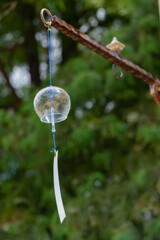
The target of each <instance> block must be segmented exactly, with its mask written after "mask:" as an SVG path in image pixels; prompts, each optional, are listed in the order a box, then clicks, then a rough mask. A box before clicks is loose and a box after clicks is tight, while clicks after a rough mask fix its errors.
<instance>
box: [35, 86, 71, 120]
mask: <svg viewBox="0 0 160 240" xmlns="http://www.w3.org/2000/svg"><path fill="white" fill-rule="evenodd" d="M51 93H52V97H53V109H54V122H55V123H56V122H61V121H63V120H65V119H66V118H67V116H68V113H69V110H70V108H71V101H70V97H69V95H68V93H67V92H66V91H64V90H63V89H62V88H59V87H53V86H50V87H46V88H43V89H42V90H41V91H39V92H38V93H37V94H36V96H35V98H34V109H35V111H36V113H37V115H38V116H39V118H40V120H41V121H42V122H45V123H52V116H51Z"/></svg>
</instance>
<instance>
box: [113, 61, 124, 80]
mask: <svg viewBox="0 0 160 240" xmlns="http://www.w3.org/2000/svg"><path fill="white" fill-rule="evenodd" d="M115 66H116V64H115V63H113V65H112V70H113V73H114V75H115V76H116V77H117V78H122V77H123V75H124V74H123V70H122V68H120V69H121V74H120V75H118V74H117V73H116V69H115Z"/></svg>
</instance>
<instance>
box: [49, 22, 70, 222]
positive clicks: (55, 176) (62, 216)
mask: <svg viewBox="0 0 160 240" xmlns="http://www.w3.org/2000/svg"><path fill="white" fill-rule="evenodd" d="M48 53H49V74H50V86H51V87H52V79H51V29H50V23H49V24H48ZM51 119H52V133H53V144H54V147H53V149H52V150H51V152H53V153H54V162H53V184H54V192H55V198H56V204H57V209H58V214H59V218H60V221H61V223H62V222H63V220H64V219H65V217H66V213H65V210H64V206H63V202H62V196H61V190H60V184H59V174H58V151H56V142H55V124H54V108H53V89H52V88H51Z"/></svg>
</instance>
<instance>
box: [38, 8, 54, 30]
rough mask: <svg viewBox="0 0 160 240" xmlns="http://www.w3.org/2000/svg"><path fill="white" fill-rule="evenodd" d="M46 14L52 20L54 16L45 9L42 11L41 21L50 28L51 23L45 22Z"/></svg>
mask: <svg viewBox="0 0 160 240" xmlns="http://www.w3.org/2000/svg"><path fill="white" fill-rule="evenodd" d="M44 12H46V13H47V14H48V15H49V17H50V18H52V14H51V12H50V11H49V10H48V9H47V8H43V9H42V10H41V14H40V16H41V20H42V22H43V24H44V26H45V27H49V26H50V25H51V22H46V20H45V18H44V15H43V14H44Z"/></svg>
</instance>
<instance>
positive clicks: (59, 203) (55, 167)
mask: <svg viewBox="0 0 160 240" xmlns="http://www.w3.org/2000/svg"><path fill="white" fill-rule="evenodd" d="M53 184H54V192H55V198H56V204H57V209H58V214H59V218H60V221H61V223H62V222H63V220H64V219H65V217H66V213H65V210H64V206H63V202H62V196H61V190H60V184H59V174H58V151H56V154H55V156H54V163H53Z"/></svg>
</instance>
